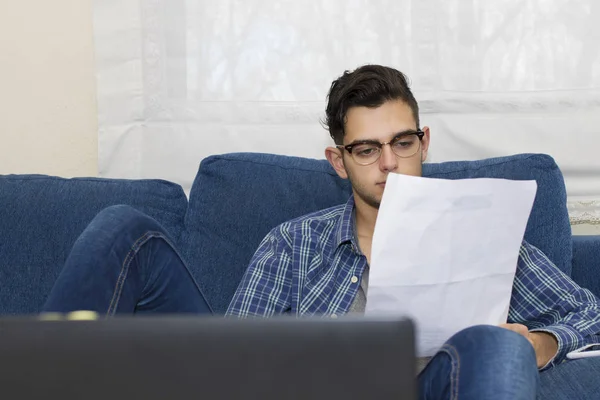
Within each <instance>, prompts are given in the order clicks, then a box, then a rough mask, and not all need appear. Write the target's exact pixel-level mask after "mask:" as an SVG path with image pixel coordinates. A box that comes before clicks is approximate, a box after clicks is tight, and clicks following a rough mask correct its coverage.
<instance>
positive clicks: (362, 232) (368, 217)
mask: <svg viewBox="0 0 600 400" xmlns="http://www.w3.org/2000/svg"><path fill="white" fill-rule="evenodd" d="M354 204H355V207H356V234H357V235H358V236H359V237H361V238H364V239H369V240H372V239H373V232H374V231H375V221H376V220H377V211H378V210H377V209H376V208H374V207H372V206H370V205H368V204H366V203H365V202H363V201H362V200H361V199H360V198H355V200H354Z"/></svg>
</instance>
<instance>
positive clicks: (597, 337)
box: [227, 197, 600, 367]
mask: <svg viewBox="0 0 600 400" xmlns="http://www.w3.org/2000/svg"><path fill="white" fill-rule="evenodd" d="M353 210H354V198H353V197H351V198H350V199H349V200H348V202H347V203H346V204H343V205H340V206H337V207H332V208H329V209H326V210H322V211H318V212H316V213H312V214H309V215H306V216H304V217H300V218H297V219H294V220H291V221H288V222H285V223H283V224H281V225H280V226H278V227H276V228H275V229H273V230H272V231H271V232H270V233H269V234H268V235H267V236H266V237H265V238H264V239H263V241H262V242H261V244H260V246H259V247H258V250H257V251H256V253H255V254H254V257H253V258H252V261H251V262H250V265H249V266H248V269H247V271H246V273H245V275H244V277H243V279H242V281H241V283H240V285H239V287H238V289H237V291H236V293H235V295H234V296H233V299H232V301H231V304H230V305H229V309H228V310H227V315H231V316H240V317H247V316H260V317H270V316H272V315H275V314H282V313H291V314H294V315H297V316H300V315H303V316H312V315H318V316H336V315H343V314H345V313H347V312H348V310H349V309H350V305H351V304H352V302H353V301H354V298H355V297H356V294H357V291H358V288H359V286H360V282H361V277H362V273H363V271H364V270H365V267H366V266H367V259H366V257H365V256H364V255H363V254H362V253H361V252H360V250H359V247H358V244H357V242H356V239H355V237H354V216H353V215H354V213H353ZM353 278H354V279H353ZM508 322H509V323H520V324H523V325H526V326H527V327H528V328H529V329H530V330H531V331H543V332H548V333H551V334H554V336H555V337H556V339H557V340H558V349H559V350H558V354H557V355H556V357H555V358H554V359H553V360H551V362H550V363H548V365H547V366H546V367H549V366H551V365H554V364H557V363H559V362H561V361H563V360H564V359H565V356H566V354H567V353H568V352H570V351H572V350H575V349H577V348H579V347H581V346H584V345H586V344H590V343H596V342H600V301H599V300H598V298H596V297H595V296H594V295H593V294H592V293H591V292H590V291H589V290H587V289H583V288H581V287H579V286H578V285H577V284H576V283H575V282H573V281H572V280H571V278H569V277H568V276H567V275H565V274H564V273H563V272H561V271H560V270H559V269H558V268H557V267H556V266H555V265H554V264H553V263H552V262H551V261H550V260H549V259H548V258H547V257H546V256H545V255H544V254H543V253H542V252H541V251H540V250H539V249H537V248H535V247H534V246H532V245H530V244H528V243H527V242H523V244H522V245H521V249H520V254H519V261H518V265H517V272H516V276H515V280H514V284H513V291H512V298H511V303H510V310H509V314H508Z"/></svg>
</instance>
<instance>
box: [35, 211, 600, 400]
mask: <svg viewBox="0 0 600 400" xmlns="http://www.w3.org/2000/svg"><path fill="white" fill-rule="evenodd" d="M73 310H93V311H96V312H98V313H100V314H103V315H106V316H112V315H114V314H117V313H126V314H131V313H195V314H208V313H211V309H210V307H209V305H208V303H207V301H206V299H205V298H204V296H203V294H202V292H201V290H200V288H199V287H198V285H197V283H196V282H195V281H194V279H193V277H192V275H191V273H190V271H189V269H188V267H187V266H186V264H185V262H184V261H183V259H182V258H181V256H180V255H179V253H178V252H177V250H176V249H175V247H174V246H173V241H172V240H171V239H170V238H169V235H168V234H167V233H166V232H165V231H164V230H163V228H162V227H161V226H160V225H159V224H158V223H157V222H156V221H154V220H153V219H152V218H150V217H148V216H146V215H144V214H142V213H141V212H139V211H136V210H135V209H133V208H131V207H128V206H114V207H109V208H107V209H105V210H103V211H102V212H100V213H99V214H98V215H97V216H96V218H94V220H93V221H92V222H91V223H90V225H89V226H88V227H87V228H86V230H85V231H84V232H83V233H82V234H81V236H80V237H79V238H78V239H77V241H76V242H75V244H74V246H73V249H72V250H71V253H70V255H69V257H68V258H67V261H66V263H65V266H64V269H63V271H62V272H61V274H60V276H59V277H58V279H57V281H56V283H55V285H54V287H53V289H52V291H51V293H50V296H49V297H48V300H47V302H46V304H45V306H44V311H45V312H68V311H73ZM599 376H600V358H594V359H585V360H578V361H571V362H567V363H563V364H561V365H559V366H558V367H555V368H553V369H550V370H548V371H545V372H542V373H538V371H537V368H536V366H535V355H534V352H533V348H532V347H531V345H530V344H529V342H528V341H527V340H525V338H523V337H521V336H520V335H518V334H516V333H514V332H511V331H508V330H505V329H502V328H498V327H493V326H475V327H472V328H468V329H465V330H463V331H461V332H459V333H457V334H456V335H454V336H453V337H452V338H451V339H450V340H448V342H446V344H445V345H444V347H443V348H442V349H441V351H440V352H439V353H438V354H437V355H436V356H435V357H434V358H433V359H432V360H431V361H430V363H429V364H428V366H427V368H426V369H425V370H424V371H423V372H422V373H421V374H420V375H419V391H420V398H422V399H460V400H467V399H511V400H517V399H535V398H536V396H538V398H540V399H550V400H554V399H590V398H595V397H594V396H595V395H598V396H596V398H600V383H599V381H600V380H598V379H597V377H599Z"/></svg>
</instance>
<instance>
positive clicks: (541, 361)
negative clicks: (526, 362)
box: [529, 332, 558, 368]
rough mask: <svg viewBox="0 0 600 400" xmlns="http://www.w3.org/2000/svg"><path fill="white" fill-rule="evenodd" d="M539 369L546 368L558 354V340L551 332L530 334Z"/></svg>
mask: <svg viewBox="0 0 600 400" xmlns="http://www.w3.org/2000/svg"><path fill="white" fill-rule="evenodd" d="M529 335H530V336H531V340H532V342H533V348H534V349H535V356H536V359H537V365H538V367H539V368H541V367H544V366H545V365H546V364H548V363H549V362H550V360H552V359H553V358H554V357H556V355H557V354H558V340H557V339H556V336H554V335H553V334H552V333H549V332H530V333H529Z"/></svg>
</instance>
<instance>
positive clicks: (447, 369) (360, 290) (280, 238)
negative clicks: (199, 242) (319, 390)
mask: <svg viewBox="0 0 600 400" xmlns="http://www.w3.org/2000/svg"><path fill="white" fill-rule="evenodd" d="M326 117H327V119H326V122H327V125H328V127H329V131H330V134H331V136H332V138H333V139H334V141H335V144H336V146H335V147H329V148H327V149H326V152H325V154H326V157H327V159H328V160H329V162H330V163H331V165H332V166H333V167H334V168H335V170H336V171H337V173H338V174H339V175H340V176H341V177H342V178H348V179H349V180H350V182H351V184H352V188H353V196H352V197H351V198H350V199H349V200H348V202H347V203H346V204H343V205H340V206H338V207H333V208H330V209H327V210H323V211H319V212H316V213H313V214H310V215H307V216H304V217H301V218H297V219H295V220H292V221H289V222H286V223H284V224H282V225H281V226H279V227H276V228H275V229H273V230H272V231H271V232H270V233H269V234H268V235H267V237H266V238H265V239H264V240H263V241H262V243H261V244H260V246H259V248H258V250H257V251H256V253H255V255H254V257H253V259H252V261H251V262H250V265H249V267H248V270H247V272H246V274H245V276H244V277H243V279H242V281H241V283H240V286H239V288H238V290H237V292H236V294H235V295H234V297H233V300H232V302H231V305H230V307H229V310H228V312H227V314H228V315H231V316H240V317H246V316H261V317H269V316H272V315H275V314H282V313H291V314H293V315H326V316H331V317H337V316H341V315H344V314H346V313H349V312H357V313H361V312H364V309H365V305H366V293H367V291H368V271H369V260H370V252H371V242H372V237H373V230H374V226H375V220H376V217H377V211H378V208H379V203H380V201H381V197H382V194H383V190H384V188H385V182H386V178H387V176H388V174H390V173H402V174H409V175H415V176H419V175H421V167H422V162H423V161H424V160H425V158H426V156H427V150H428V148H429V142H430V130H429V128H427V127H423V128H422V129H420V122H419V111H418V105H417V102H416V101H415V99H414V97H413V95H412V93H411V91H410V89H409V87H408V84H407V82H406V78H405V76H404V75H403V74H402V73H400V72H399V71H397V70H394V69H391V68H387V67H383V66H375V65H371V66H364V67H361V68H359V69H357V70H355V71H353V72H346V73H344V74H343V75H342V76H341V77H340V78H339V79H337V80H335V81H334V82H333V84H332V85H331V89H330V92H329V96H328V106H327V110H326ZM106 254H110V257H111V259H110V260H108V261H107V260H106V256H105V255H106ZM45 309H46V310H47V311H68V310H73V309H90V310H97V311H100V312H102V313H107V314H108V315H112V314H114V313H117V312H134V311H136V312H142V311H159V312H198V313H200V312H210V309H209V307H208V305H207V303H206V301H205V300H204V297H203V296H202V294H201V293H200V291H199V289H198V287H197V285H196V284H195V282H194V281H193V279H192V278H191V276H190V274H189V272H188V270H187V268H186V267H185V264H184V263H183V261H182V260H181V258H180V257H179V256H178V254H177V252H176V250H175V249H174V247H173V246H172V245H171V243H170V242H169V240H168V238H167V236H166V235H165V234H164V233H163V232H162V231H161V230H160V228H159V227H158V224H156V222H154V221H153V220H152V219H150V218H148V217H147V216H144V215H142V214H141V213H139V212H137V211H134V210H133V209H131V208H129V207H111V208H109V209H107V210H105V211H103V212H102V213H101V214H100V215H99V216H98V217H97V218H96V219H95V220H94V221H93V222H92V224H91V225H90V227H88V229H86V231H85V232H84V233H83V234H82V236H81V237H80V238H79V240H78V241H77V243H76V244H75V246H74V249H73V251H72V253H71V255H70V256H69V258H68V260H67V263H66V266H65V269H64V271H63V273H62V274H61V276H60V277H59V279H58V281H57V283H56V286H55V288H54V289H53V291H52V293H51V295H50V297H49V299H48V302H47V304H46V307H45ZM509 322H510V323H509V324H505V325H503V326H501V327H494V326H476V327H472V328H469V329H466V330H464V331H461V332H459V333H457V334H456V335H455V336H454V337H452V338H451V339H449V340H448V342H446V344H445V345H444V346H443V347H442V348H441V349H440V351H439V352H438V353H437V354H436V355H435V356H434V357H433V358H432V359H431V360H427V361H428V362H427V366H426V367H425V369H424V370H423V371H422V372H421V373H420V374H419V386H420V396H421V398H424V399H456V398H459V399H511V400H514V399H533V398H535V397H536V395H539V396H540V398H544V399H562V398H569V399H576V398H590V397H593V395H592V394H593V393H595V392H596V391H597V390H598V389H600V388H599V387H598V382H597V380H596V377H597V376H598V375H599V374H600V358H590V359H584V360H578V361H568V362H564V361H565V357H566V354H567V353H568V352H569V351H571V350H574V349H576V348H578V347H581V346H583V345H585V344H588V343H594V342H600V335H599V334H600V301H599V300H598V299H597V298H595V297H594V295H592V294H591V293H590V292H589V291H588V290H585V289H582V288H580V287H579V286H577V285H576V284H575V283H574V282H573V281H572V280H571V279H569V278H568V277H567V276H565V275H564V274H562V273H561V272H560V271H559V270H558V269H557V268H556V267H555V266H554V265H553V264H552V262H551V261H549V260H548V259H547V258H546V257H545V256H544V254H542V253H541V252H540V251H539V250H538V249H536V248H535V247H533V246H531V245H529V244H528V243H525V242H524V243H523V245H522V247H521V250H520V256H519V261H518V266H517V274H516V278H515V283H514V288H513V295H512V299H511V307H510V312H509ZM290 345H291V346H293V345H294V344H293V343H290ZM538 369H539V370H540V371H541V372H538ZM573 377H576V378H573ZM540 382H541V384H540ZM594 385H596V386H594Z"/></svg>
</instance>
